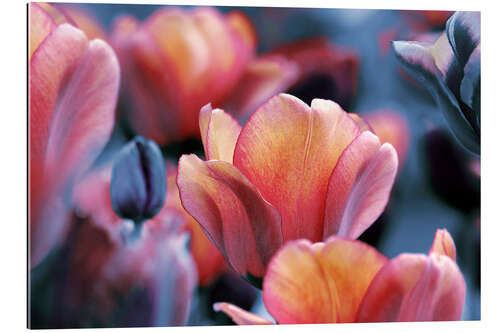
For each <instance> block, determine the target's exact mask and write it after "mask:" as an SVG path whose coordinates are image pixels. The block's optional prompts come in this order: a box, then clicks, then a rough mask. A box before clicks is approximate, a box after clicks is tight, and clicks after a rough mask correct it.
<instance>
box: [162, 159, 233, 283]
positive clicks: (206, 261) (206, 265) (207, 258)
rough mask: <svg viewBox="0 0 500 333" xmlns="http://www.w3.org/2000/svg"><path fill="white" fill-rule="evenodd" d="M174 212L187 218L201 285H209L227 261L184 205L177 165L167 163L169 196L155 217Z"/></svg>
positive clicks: (192, 251)
mask: <svg viewBox="0 0 500 333" xmlns="http://www.w3.org/2000/svg"><path fill="white" fill-rule="evenodd" d="M174 212H178V213H179V214H180V215H181V216H182V218H183V219H184V220H186V226H185V229H186V230H188V231H189V232H190V240H189V247H190V251H191V255H192V256H193V259H194V261H195V263H196V268H197V271H198V279H199V285H200V286H202V287H204V286H208V285H209V284H210V283H212V282H213V281H214V280H215V279H216V278H217V277H218V276H219V275H220V274H221V273H222V272H223V271H224V270H225V269H226V268H227V265H226V261H225V260H224V257H223V256H222V255H221V254H220V252H219V250H217V248H216V247H215V245H214V244H213V243H212V242H211V241H210V239H209V238H208V237H207V235H206V234H205V232H203V228H202V227H201V226H200V224H199V223H198V222H196V220H195V219H194V218H193V217H192V216H191V215H189V213H188V212H186V211H185V210H184V207H182V203H181V198H180V196H179V189H178V187H177V166H176V165H173V164H170V163H167V198H166V200H165V206H164V207H163V208H162V210H161V211H160V212H159V213H158V215H157V216H156V217H155V218H154V221H156V220H158V219H162V218H164V216H165V215H171V214H173V213H174ZM165 218H168V217H165Z"/></svg>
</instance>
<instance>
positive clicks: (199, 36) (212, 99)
mask: <svg viewBox="0 0 500 333" xmlns="http://www.w3.org/2000/svg"><path fill="white" fill-rule="evenodd" d="M232 20H234V18H233V19H232ZM236 20H237V19H236ZM128 21H130V20H128ZM126 23H127V22H122V21H121V20H118V21H117V23H116V24H115V28H114V29H113V31H114V32H113V34H112V36H113V37H112V40H113V44H114V46H115V48H116V49H117V50H118V53H119V55H120V61H121V63H122V66H123V68H124V72H125V73H124V75H125V77H127V79H126V80H124V81H125V83H126V85H125V86H124V89H123V91H124V93H123V96H124V98H125V99H126V100H127V99H128V100H129V102H127V106H128V107H127V117H128V120H129V122H130V123H131V125H132V127H133V129H134V130H135V131H136V132H137V133H139V134H141V135H143V136H145V137H148V138H152V139H154V140H155V141H157V142H158V143H159V144H160V145H165V144H167V143H169V142H172V141H178V140H183V139H186V138H188V137H192V136H195V137H196V136H198V135H199V128H198V114H199V110H200V108H201V107H202V106H203V105H205V104H207V103H212V104H213V105H216V106H219V105H221V104H222V102H223V101H224V100H225V98H227V97H228V96H229V94H230V93H231V92H232V90H233V89H234V88H235V87H236V85H237V83H238V81H239V79H240V77H241V75H242V74H243V71H244V70H245V68H246V65H247V63H248V61H249V60H250V58H251V57H252V56H253V47H252V46H250V45H249V44H248V42H247V41H245V38H246V37H244V36H243V35H241V31H238V30H237V29H236V28H233V27H232V25H231V24H230V23H229V19H228V17H226V16H223V15H221V14H220V13H218V12H217V11H216V10H213V9H210V8H201V9H195V10H192V11H187V10H182V9H178V8H175V9H172V8H163V9H160V10H158V11H156V12H154V13H153V14H152V15H151V16H150V17H149V18H148V19H147V20H146V21H145V22H144V23H143V24H139V26H138V27H137V26H136V27H134V29H130V26H129V25H127V24H126ZM235 24H236V23H235Z"/></svg>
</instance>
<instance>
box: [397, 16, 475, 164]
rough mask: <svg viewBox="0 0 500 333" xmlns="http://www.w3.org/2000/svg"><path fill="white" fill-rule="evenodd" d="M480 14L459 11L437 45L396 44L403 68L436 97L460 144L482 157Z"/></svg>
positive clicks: (447, 25) (407, 42) (399, 42)
mask: <svg viewBox="0 0 500 333" xmlns="http://www.w3.org/2000/svg"><path fill="white" fill-rule="evenodd" d="M480 16H481V15H480V13H479V12H456V13H455V14H453V16H452V17H450V19H449V20H448V22H447V23H446V31H444V32H443V33H442V34H441V35H440V37H439V38H438V39H437V40H436V41H435V42H434V44H428V43H421V42H415V41H396V42H393V45H392V46H393V49H394V52H395V54H396V58H397V59H398V60H399V61H400V63H401V65H402V66H403V68H404V69H405V70H406V71H407V72H408V73H409V74H411V75H412V76H413V77H415V78H417V79H418V80H420V81H421V82H422V83H424V85H425V86H426V87H427V88H428V89H429V91H430V92H431V93H432V95H433V96H434V98H435V100H436V102H437V105H438V107H439V108H440V109H441V110H442V112H443V115H444V117H445V119H446V121H447V122H448V125H449V126H450V129H451V131H452V132H453V134H454V135H455V137H456V138H457V139H458V141H459V142H460V143H461V144H462V145H463V146H464V147H465V148H467V149H468V150H470V151H471V152H473V153H474V154H476V155H480V151H481V149H480V145H481V99H480V95H481V34H480Z"/></svg>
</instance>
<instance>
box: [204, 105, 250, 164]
mask: <svg viewBox="0 0 500 333" xmlns="http://www.w3.org/2000/svg"><path fill="white" fill-rule="evenodd" d="M199 122H200V132H201V139H202V142H203V147H204V148H205V155H206V158H207V160H220V161H226V162H229V163H233V154H234V147H235V145H236V140H238V136H239V135H240V131H241V126H240V125H239V124H238V122H237V121H236V120H234V119H233V117H231V115H229V114H227V113H225V112H224V110H221V109H215V110H212V106H211V105H210V104H207V105H205V106H204V107H202V108H201V110H200V118H199Z"/></svg>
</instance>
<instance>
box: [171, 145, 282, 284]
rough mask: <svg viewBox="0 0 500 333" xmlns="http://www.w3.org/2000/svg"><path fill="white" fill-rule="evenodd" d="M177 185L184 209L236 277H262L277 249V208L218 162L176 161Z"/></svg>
mask: <svg viewBox="0 0 500 333" xmlns="http://www.w3.org/2000/svg"><path fill="white" fill-rule="evenodd" d="M177 184H178V186H179V192H180V196H181V201H182V205H183V206H184V208H185V209H186V210H187V211H188V212H189V213H190V214H191V215H192V216H193V217H194V218H195V219H196V220H197V221H198V223H200V225H201V226H202V227H203V228H204V231H205V232H206V233H207V235H208V236H209V238H210V239H211V240H212V242H213V243H214V244H215V246H216V247H217V248H218V250H219V251H220V252H221V253H222V254H223V255H224V256H225V258H226V260H227V261H228V263H229V264H230V265H231V266H232V267H233V268H234V269H235V270H236V271H237V272H239V273H240V274H242V275H244V276H245V275H247V273H250V274H252V275H253V276H255V277H262V276H263V275H264V273H265V268H266V266H267V263H268V261H269V260H270V259H271V256H272V255H273V254H274V252H275V251H276V250H277V249H279V248H280V247H281V245H282V235H281V221H280V216H279V213H278V212H277V210H276V209H275V208H274V207H272V206H271V205H269V204H268V203H267V202H266V201H264V199H263V198H262V197H261V195H260V193H259V192H258V190H257V189H256V188H255V187H254V186H253V184H252V183H250V182H249V181H248V179H247V178H246V177H245V176H243V175H242V174H241V173H240V172H239V171H238V169H236V168H235V167H234V166H233V165H231V164H230V163H227V162H224V161H208V162H203V161H202V160H200V159H199V158H198V157H196V156H195V155H183V156H182V157H181V158H180V160H179V172H178V176H177Z"/></svg>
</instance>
